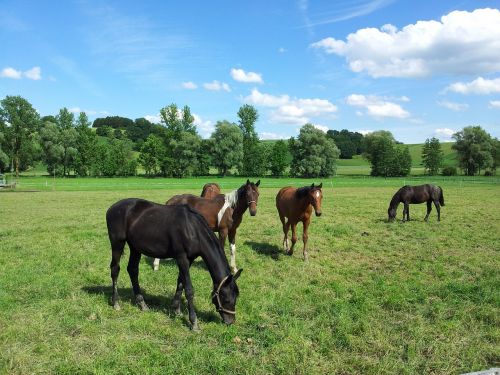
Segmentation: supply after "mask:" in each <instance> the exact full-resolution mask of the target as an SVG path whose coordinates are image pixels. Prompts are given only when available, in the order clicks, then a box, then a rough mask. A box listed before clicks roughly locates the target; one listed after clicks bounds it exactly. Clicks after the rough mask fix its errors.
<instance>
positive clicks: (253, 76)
mask: <svg viewBox="0 0 500 375" xmlns="http://www.w3.org/2000/svg"><path fill="white" fill-rule="evenodd" d="M231 77H233V79H234V80H235V81H238V82H245V83H252V82H253V83H264V81H263V80H262V74H260V73H255V72H245V71H244V70H243V69H234V68H233V69H231Z"/></svg>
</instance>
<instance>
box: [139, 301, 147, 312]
mask: <svg viewBox="0 0 500 375" xmlns="http://www.w3.org/2000/svg"><path fill="white" fill-rule="evenodd" d="M139 307H140V308H141V311H149V307H148V305H146V302H144V301H142V302H139Z"/></svg>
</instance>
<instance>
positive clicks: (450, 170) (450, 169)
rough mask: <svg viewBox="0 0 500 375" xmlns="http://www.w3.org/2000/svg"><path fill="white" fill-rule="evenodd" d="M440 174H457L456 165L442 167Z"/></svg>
mask: <svg viewBox="0 0 500 375" xmlns="http://www.w3.org/2000/svg"><path fill="white" fill-rule="evenodd" d="M441 174H442V175H443V176H456V175H457V168H456V167H449V166H448V167H444V168H443V169H442V170H441Z"/></svg>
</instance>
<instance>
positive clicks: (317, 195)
mask: <svg viewBox="0 0 500 375" xmlns="http://www.w3.org/2000/svg"><path fill="white" fill-rule="evenodd" d="M319 195H320V194H319V191H317V192H316V198H318V199H319Z"/></svg>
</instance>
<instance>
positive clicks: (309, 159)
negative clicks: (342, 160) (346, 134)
mask: <svg viewBox="0 0 500 375" xmlns="http://www.w3.org/2000/svg"><path fill="white" fill-rule="evenodd" d="M289 147H290V152H291V154H292V163H291V166H290V174H291V175H292V176H297V177H307V178H311V177H331V176H333V175H334V174H335V171H336V162H337V159H338V157H339V154H340V151H339V149H338V148H337V146H335V143H334V142H333V140H332V139H331V138H329V137H327V136H326V134H325V133H324V132H323V131H321V130H319V129H317V128H315V127H314V126H313V125H312V124H306V125H304V126H303V127H302V128H301V129H300V133H299V135H298V137H297V139H294V138H292V139H291V140H290V142H289Z"/></svg>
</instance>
